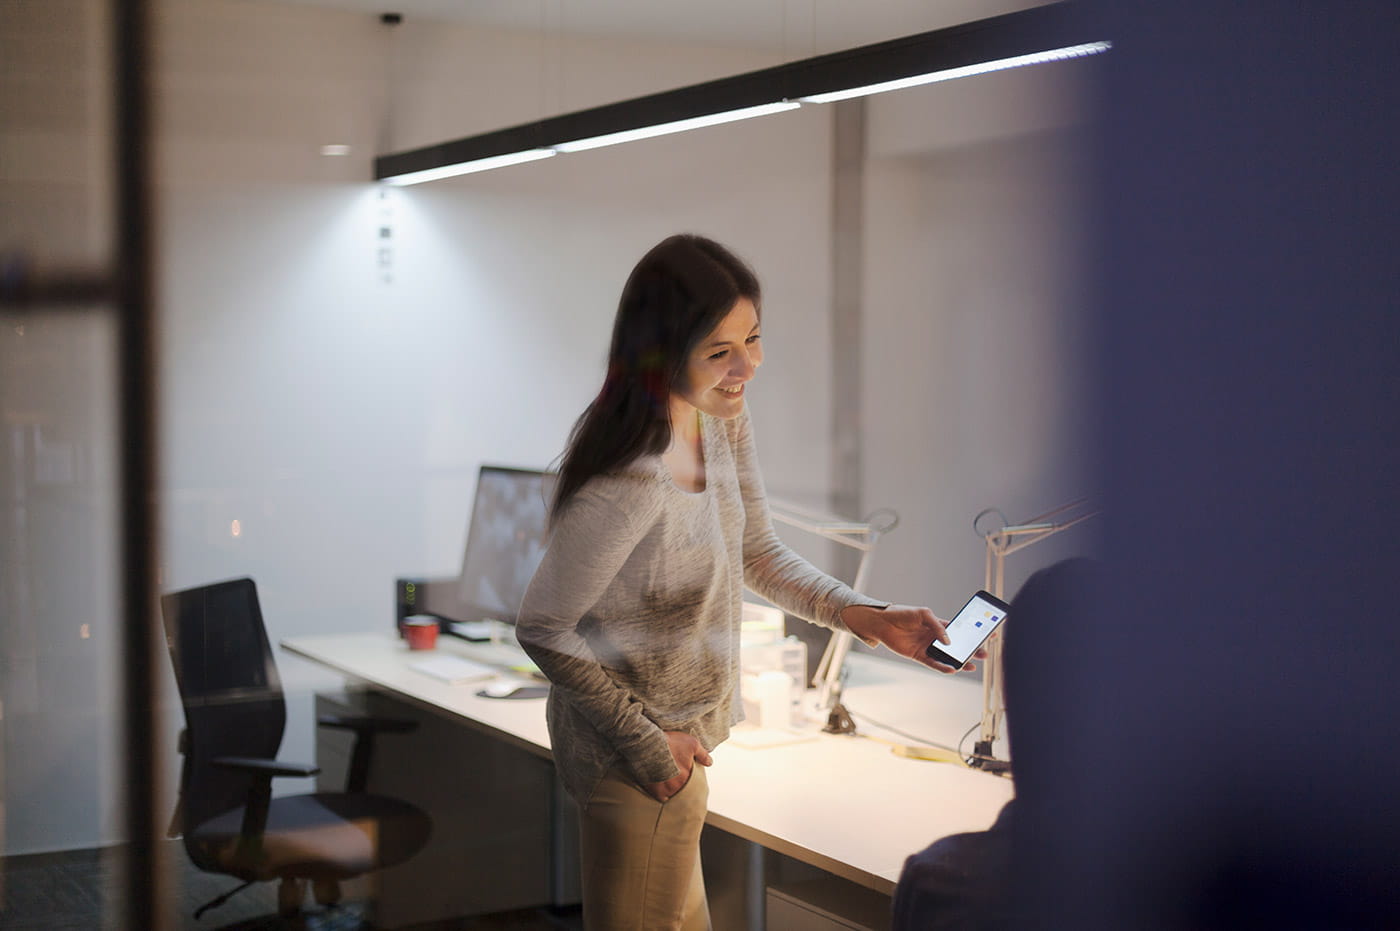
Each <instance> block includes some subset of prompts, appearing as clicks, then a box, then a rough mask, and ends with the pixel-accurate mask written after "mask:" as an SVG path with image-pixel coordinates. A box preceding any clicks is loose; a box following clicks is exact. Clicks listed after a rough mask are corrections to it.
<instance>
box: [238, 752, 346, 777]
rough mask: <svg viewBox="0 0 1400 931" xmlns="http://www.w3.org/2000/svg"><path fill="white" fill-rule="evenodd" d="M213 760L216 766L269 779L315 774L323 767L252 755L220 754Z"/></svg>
mask: <svg viewBox="0 0 1400 931" xmlns="http://www.w3.org/2000/svg"><path fill="white" fill-rule="evenodd" d="M212 762H213V763H214V765H215V766H223V767H227V768H228V769H241V770H244V771H246V772H250V773H258V774H261V775H264V776H267V777H268V779H271V778H272V777H274V776H303V777H304V776H314V775H316V774H317V773H319V772H320V771H321V767H319V766H313V765H312V764H310V763H279V762H278V761H277V760H264V759H261V758H259V757H252V756H220V757H215V758H214V760H213V761H212Z"/></svg>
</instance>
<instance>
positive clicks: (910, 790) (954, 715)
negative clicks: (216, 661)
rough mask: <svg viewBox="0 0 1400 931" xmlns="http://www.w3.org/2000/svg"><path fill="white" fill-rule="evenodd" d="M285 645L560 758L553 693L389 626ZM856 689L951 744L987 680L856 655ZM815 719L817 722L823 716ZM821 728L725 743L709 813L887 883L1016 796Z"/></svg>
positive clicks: (835, 870) (981, 824)
mask: <svg viewBox="0 0 1400 931" xmlns="http://www.w3.org/2000/svg"><path fill="white" fill-rule="evenodd" d="M438 643H439V647H438V649H439V650H443V651H448V652H457V653H461V654H462V655H465V656H471V657H473V658H481V654H480V653H479V652H474V651H473V645H472V644H468V643H464V642H461V641H456V640H451V639H446V638H444V639H440V640H439V641H438ZM281 646H282V648H283V649H284V650H286V651H288V652H290V653H293V654H296V655H298V656H301V657H304V658H306V659H308V660H311V661H313V662H315V663H318V664H321V665H323V666H325V667H328V668H330V669H333V670H335V671H336V672H338V673H340V674H341V675H343V676H345V677H347V678H348V679H350V680H353V681H355V682H358V683H362V684H365V685H368V686H371V687H373V688H375V689H380V690H384V691H387V692H390V693H392V694H394V695H395V696H397V697H399V698H400V699H403V700H405V701H408V702H410V703H412V704H414V705H418V706H420V707H423V708H427V709H430V710H432V711H435V712H438V713H441V714H444V715H448V716H450V717H452V718H454V719H456V720H458V721H459V722H460V723H462V724H464V725H465V726H468V727H471V728H474V729H478V730H480V731H482V732H484V733H486V734H489V735H490V736H493V737H495V738H498V739H499V740H502V741H505V742H507V743H509V744H512V745H514V746H516V747H519V748H522V749H524V750H527V751H529V752H531V753H534V754H538V755H539V756H542V757H545V758H548V757H549V754H550V751H549V734H548V731H547V730H546V727H545V720H544V701H543V700H540V699H535V700H526V701H501V700H496V699H488V698H478V697H477V696H476V694H475V693H476V690H477V689H478V688H479V687H480V684H479V683H478V684H472V683H468V684H464V685H448V684H446V683H443V682H440V681H438V680H435V679H433V678H432V677H430V676H427V675H425V674H423V673H421V672H417V671H415V670H413V669H411V668H409V664H410V663H411V662H412V661H413V660H415V659H418V658H420V657H421V656H422V655H423V654H420V653H410V652H409V651H408V650H407V648H406V647H405V646H404V645H403V643H402V641H400V640H398V639H397V638H396V637H394V636H393V634H391V633H386V634H343V635H331V636H314V637H295V638H291V639H287V640H284V641H282V644H281ZM848 663H849V667H850V670H851V676H850V679H849V681H848V684H847V688H846V693H845V696H844V700H845V703H846V704H847V706H848V707H850V708H851V709H852V711H853V712H854V713H856V715H857V718H856V721H857V724H858V726H859V727H860V730H861V731H862V732H864V733H869V734H872V735H877V734H879V733H880V731H879V728H877V727H875V726H874V725H871V724H869V723H868V722H867V721H866V720H863V715H865V714H868V715H869V716H870V717H872V718H875V719H877V720H880V721H882V722H883V723H885V724H888V725H890V726H893V727H899V728H901V729H903V730H907V731H910V732H912V733H915V734H920V735H923V736H925V737H927V738H928V739H930V740H937V741H939V742H941V743H946V744H952V743H954V742H955V741H956V740H957V739H958V737H960V736H961V735H962V734H963V732H964V731H966V730H967V728H968V727H969V726H971V725H973V724H975V723H976V722H977V721H978V720H980V716H981V708H982V689H981V685H980V683H978V682H976V681H974V680H971V679H968V678H966V677H964V678H961V679H959V678H957V677H944V676H939V675H936V674H932V673H926V672H925V671H923V670H922V669H920V668H919V667H917V666H915V665H913V664H912V663H907V662H905V661H903V660H898V659H883V658H879V657H873V656H865V655H859V654H853V655H852V656H851V657H850V658H849V660H848ZM813 728H814V731H815V725H813ZM813 736H814V739H812V740H809V741H805V742H801V743H793V744H788V745H784V746H776V747H764V748H761V749H748V748H744V747H740V746H736V745H734V744H732V743H726V744H724V745H722V746H720V747H719V748H717V749H716V750H715V752H714V766H713V767H711V769H710V770H709V773H708V776H709V782H710V814H709V818H708V823H709V824H711V825H713V826H714V827H717V828H719V829H721V830H723V831H726V832H729V833H731V834H734V835H737V836H738V837H740V838H743V839H745V840H748V841H752V842H753V843H756V844H759V845H761V846H762V847H764V848H766V849H768V850H774V851H777V852H779V853H782V854H784V855H786V856H788V857H792V858H794V859H796V860H799V861H801V862H803V863H808V864H811V865H813V866H816V867H818V868H820V869H822V870H825V871H827V872H829V873H832V874H834V875H836V876H840V877H842V878H844V879H847V880H849V881H851V882H854V883H857V884H859V885H861V886H864V887H866V888H868V889H872V890H875V891H876V892H879V893H882V894H884V895H891V894H893V892H894V887H895V883H896V881H897V880H898V879H899V872H900V869H901V868H902V866H903V864H904V859H905V857H907V856H908V855H909V854H911V853H913V852H915V851H917V850H921V849H922V848H924V847H926V846H927V845H928V844H930V843H932V842H933V841H935V840H938V839H939V838H942V837H946V836H948V835H950V834H956V833H960V832H963V831H980V830H985V829H986V828H987V827H989V826H990V825H991V824H992V822H993V821H994V820H995V819H996V816H997V814H998V813H999V812H1000V811H1001V807H1002V806H1003V805H1004V804H1005V803H1006V802H1007V801H1009V800H1010V799H1011V797H1012V794H1013V786H1012V783H1011V781H1010V780H1008V779H1005V778H1002V777H999V776H992V775H988V774H986V773H983V772H981V771H979V770H972V769H965V768H962V767H956V766H952V765H949V764H946V763H933V762H928V761H923V760H911V759H906V758H903V757H898V756H895V755H894V754H893V753H892V752H891V749H890V747H889V745H888V744H885V743H881V742H879V741H875V740H865V739H860V738H858V737H851V736H844V735H834V734H823V733H814V735H813Z"/></svg>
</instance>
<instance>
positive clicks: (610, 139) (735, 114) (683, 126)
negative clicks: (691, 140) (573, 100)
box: [554, 100, 801, 152]
mask: <svg viewBox="0 0 1400 931" xmlns="http://www.w3.org/2000/svg"><path fill="white" fill-rule="evenodd" d="M799 106H801V104H799V103H797V102H796V101H793V100H783V101H779V102H778V103H765V104H761V105H759V106H757V107H743V108H741V109H738V110H729V111H727V112H725V113H710V114H707V115H705V116H696V117H691V118H690V119H687V120H675V121H674V122H670V123H658V124H657V125H655V126H641V127H638V128H637V129H625V130H623V131H622V132H616V133H607V134H606V135H602V136H594V137H592V138H590V139H576V140H574V141H572V142H561V143H559V144H558V145H556V146H555V147H554V148H555V150H556V151H558V152H582V151H584V150H585V149H597V148H601V147H602V146H605V145H616V144H617V143H619V142H632V141H634V140H636V139H650V138H651V137H653V136H664V135H666V134H667V133H679V132H685V131H686V130H687V129H699V128H700V127H702V126H717V125H719V124H720V123H732V122H734V121H735V120H747V119H749V118H751V117H755V116H767V115H768V114H770V113H781V112H783V111H784V110H795V109H797V108H798V107H799Z"/></svg>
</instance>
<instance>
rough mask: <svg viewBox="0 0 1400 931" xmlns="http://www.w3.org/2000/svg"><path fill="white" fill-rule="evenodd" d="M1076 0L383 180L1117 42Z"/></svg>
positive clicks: (533, 135) (477, 142)
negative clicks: (1105, 37)
mask: <svg viewBox="0 0 1400 931" xmlns="http://www.w3.org/2000/svg"><path fill="white" fill-rule="evenodd" d="M1084 32H1085V27H1084V24H1083V22H1082V20H1081V18H1080V13H1079V10H1078V9H1077V8H1076V7H1075V5H1074V4H1073V3H1072V2H1071V3H1052V4H1050V5H1048V6H1041V7H1034V8H1031V9H1028V10H1022V11H1020V12H1016V13H1007V14H1005V15H1003V16H994V17H991V18H989V19H983V20H978V21H976V22H972V23H965V24H963V25H959V26H952V27H949V28H947V29H937V30H934V31H932V32H924V33H920V34H918V35H913V36H906V37H904V38H901V39H892V40H890V41H888V42H879V43H876V44H874V45H865V46H861V47H860V48H855V49H848V50H845V51H841V52H833V53H831V54H829V55H819V56H817V57H815V58H808V59H804V60H801V61H795V62H790V63H788V64H785V65H778V66H776V67H772V68H765V69H763V70H760V71H753V72H750V73H748V74H741V75H736V76H734V77H728V78H720V79H718V80H715V81H708V82H706V83H703V84H695V85H691V86H689V87H682V88H678V89H676V90H671V91H663V92H661V93H658V94H651V95H649V96H646V97H638V98H635V99H633V100H626V101H622V102H621V103H614V104H607V105H604V106H601V107H594V108H592V109H589V110H581V111H578V112H575V113H566V114H563V115H562V116H555V117H550V118H548V119H544V120H539V121H537V122H534V123H527V124H524V125H521V126H514V127H511V128H508V129H501V130H496V131H494V132H488V133H482V134H480V135H476V136H468V137H466V138H464V139H455V140H452V141H450V142H444V143H440V144H438V145H432V146H425V147H423V148H419V149H413V150H410V151H406V152H396V153H391V154H388V155H381V156H379V157H378V158H376V159H375V160H374V176H375V179H376V180H379V181H384V182H386V183H388V184H395V185H405V184H417V183H419V182H423V181H433V180H437V179H439V178H450V177H453V176H455V175H461V174H468V173H470V172H475V171H485V170H487V169H491V168H500V167H504V166H506V165H515V164H519V163H521V162H529V161H535V160H537V159H542V158H549V157H550V156H552V155H556V154H559V153H564V152H580V151H583V150H586V149H592V148H597V147H600V146H605V145H614V144H616V143H620V142H628V141H631V140H634V139H646V138H650V137H653V136H660V135H664V134H667V133H675V132H682V131H684V130H688V129H696V128H698V127H701V126H712V125H715V124H717V123H728V122H732V121H734V120H741V119H748V118H751V117H756V116H763V115H766V114H769V113H778V112H782V111H785V110H793V109H796V108H797V107H799V106H801V105H802V104H820V103H829V102H831V101H835V100H844V99H847V98H851V97H859V96H864V95H866V94H875V93H880V92H882V91H888V90H897V89H899V88H904V87H915V86H918V85H920V84H931V83H935V82H938V81H948V80H952V79H954V78H961V77H967V76H969V75H974V74H985V73H987V72H989V71H1003V70H1006V69H1008V68H1018V67H1023V66H1026V65H1033V64H1039V63H1042V62H1049V61H1064V60H1067V59H1071V58H1082V57H1085V56H1088V55H1095V54H1098V53H1100V52H1103V51H1106V50H1107V49H1108V48H1109V47H1110V46H1109V43H1108V42H1090V43H1085V42H1084V41H1083V37H1084Z"/></svg>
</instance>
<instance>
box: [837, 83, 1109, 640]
mask: <svg viewBox="0 0 1400 931" xmlns="http://www.w3.org/2000/svg"><path fill="white" fill-rule="evenodd" d="M1083 69H1084V63H1082V62H1076V63H1061V64H1055V65H1046V66H1041V67H1038V68H1026V69H1020V70H1017V71H1009V72H1001V73H997V74H990V75H983V76H980V77H977V78H975V79H969V80H963V81H956V82H952V83H949V84H940V85H932V86H929V87H924V88H917V89H911V90H906V91H901V92H898V93H895V94H888V95H884V96H881V97H875V98H871V99H870V101H869V104H868V106H869V108H870V109H869V114H868V127H869V132H868V136H869V138H868V146H869V149H868V153H867V154H868V162H867V165H866V189H865V196H866V201H865V213H866V217H865V224H866V227H865V235H866V240H865V247H866V248H865V307H864V319H863V324H864V328H865V337H864V347H863V348H864V353H863V359H862V363H863V371H864V380H863V382H862V383H861V390H862V410H863V430H864V437H863V438H864V447H863V448H864V454H865V462H864V483H863V488H862V497H863V505H864V507H866V508H867V509H873V508H877V507H891V508H893V509H895V510H896V511H897V512H898V513H899V514H900V517H901V523H900V525H899V527H898V528H896V529H895V530H894V531H893V532H891V533H890V534H888V535H887V536H885V537H884V538H882V540H881V542H880V544H879V547H878V549H877V551H876V556H875V561H874V563H873V564H872V570H871V583H870V588H871V591H873V592H879V593H881V596H882V597H886V598H892V599H896V600H901V601H907V602H913V603H916V604H928V605H929V606H931V607H932V608H933V609H934V611H935V612H936V613H938V614H940V615H941V616H944V617H948V616H951V614H952V613H953V612H955V611H956V610H957V609H958V608H959V607H961V606H962V603H963V601H965V600H966V598H967V596H968V595H970V594H971V593H972V592H973V591H974V590H976V589H977V588H979V587H981V585H982V584H983V580H984V552H985V551H984V545H983V541H982V539H981V538H980V537H978V536H977V535H976V534H975V533H974V532H973V529H972V522H973V518H974V516H975V515H976V514H977V513H978V512H979V511H981V510H982V509H983V508H988V507H995V508H998V509H1000V510H1001V511H1002V512H1003V513H1004V514H1005V515H1006V517H1007V518H1008V519H1009V520H1010V521H1011V522H1013V523H1015V522H1019V521H1024V520H1026V519H1028V518H1030V517H1032V516H1035V515H1038V514H1041V513H1043V512H1046V511H1048V510H1050V509H1051V508H1054V507H1057V506H1058V505H1061V504H1063V503H1065V502H1066V501H1069V500H1072V499H1074V498H1076V497H1078V496H1080V495H1085V494H1090V493H1092V492H1093V491H1094V489H1091V488H1086V487H1084V484H1083V478H1082V475H1081V470H1080V467H1079V466H1080V455H1081V453H1082V452H1083V442H1084V437H1083V428H1084V424H1083V422H1082V419H1083V418H1082V412H1083V411H1084V410H1085V405H1084V404H1083V403H1082V400H1081V398H1079V397H1078V396H1077V391H1078V387H1079V386H1078V378H1077V373H1078V372H1079V371H1080V370H1081V368H1082V355H1081V354H1082V349H1083V333H1082V329H1081V326H1080V317H1081V305H1082V298H1081V293H1082V290H1083V274H1082V254H1081V251H1082V250H1081V246H1082V231H1083V225H1084V217H1083V214H1082V195H1083V193H1084V180H1085V179H1084V178H1083V177H1082V173H1081V168H1082V166H1081V151H1080V148H1081V143H1082V135H1083V129H1084V125H1085V120H1086V114H1085V105H1084V102H1083V101H1084V95H1083V89H1082V87H1081V86H1080V83H1079V82H1080V81H1081V80H1082V78H1083V76H1084V75H1083ZM1091 528H1092V524H1087V523H1086V524H1085V525H1084V526H1083V527H1079V528H1075V529H1073V530H1070V531H1067V532H1066V533H1064V534H1063V535H1061V536H1059V537H1055V538H1053V539H1051V540H1048V541H1046V542H1044V543H1041V544H1038V545H1037V546H1035V547H1034V548H1030V549H1027V550H1026V551H1024V552H1022V553H1018V554H1014V555H1012V556H1011V557H1009V558H1008V562H1007V579H1006V587H1005V592H1006V594H1007V595H1011V594H1014V593H1015V591H1016V589H1017V588H1018V587H1019V586H1020V584H1021V582H1022V581H1024V579H1025V578H1026V576H1028V575H1029V574H1030V573H1031V572H1032V571H1033V570H1034V569H1036V568H1039V567H1041V566H1044V565H1047V564H1049V563H1050V562H1052V561H1054V560H1055V559H1058V558H1062V557H1063V556H1065V555H1069V554H1071V553H1076V552H1078V553H1082V552H1084V551H1085V550H1086V548H1087V547H1088V546H1089V543H1090V540H1091V533H1092V530H1091Z"/></svg>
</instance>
